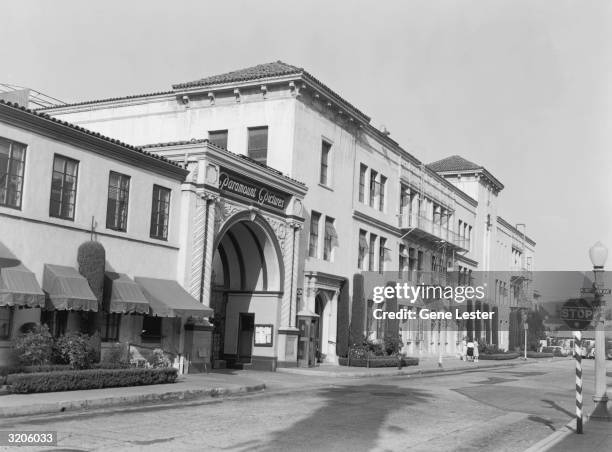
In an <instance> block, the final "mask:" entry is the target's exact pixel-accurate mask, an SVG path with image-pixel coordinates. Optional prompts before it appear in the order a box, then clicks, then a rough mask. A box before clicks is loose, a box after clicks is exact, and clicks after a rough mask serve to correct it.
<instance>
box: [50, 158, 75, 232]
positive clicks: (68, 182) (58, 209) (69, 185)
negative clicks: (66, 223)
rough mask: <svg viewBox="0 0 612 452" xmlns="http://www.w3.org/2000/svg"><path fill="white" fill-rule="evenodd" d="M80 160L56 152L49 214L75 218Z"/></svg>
mask: <svg viewBox="0 0 612 452" xmlns="http://www.w3.org/2000/svg"><path fill="white" fill-rule="evenodd" d="M78 170H79V162H78V161H77V160H74V159H71V158H68V157H64V156H63V155H58V154H56V155H55V156H54V158H53V174H52V177H51V199H50V202H49V216H51V217H56V218H62V219H64V220H74V210H75V205H76V191H77V177H78Z"/></svg>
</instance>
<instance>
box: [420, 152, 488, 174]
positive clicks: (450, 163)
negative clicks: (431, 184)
mask: <svg viewBox="0 0 612 452" xmlns="http://www.w3.org/2000/svg"><path fill="white" fill-rule="evenodd" d="M427 167H428V168H429V169H430V170H432V171H435V172H436V173H441V172H444V171H470V170H479V169H483V168H482V166H480V165H477V164H476V163H473V162H470V161H469V160H466V159H464V158H463V157H461V156H460V155H452V156H450V157H446V158H445V159H442V160H438V161H437V162H433V163H430V164H428V165H427Z"/></svg>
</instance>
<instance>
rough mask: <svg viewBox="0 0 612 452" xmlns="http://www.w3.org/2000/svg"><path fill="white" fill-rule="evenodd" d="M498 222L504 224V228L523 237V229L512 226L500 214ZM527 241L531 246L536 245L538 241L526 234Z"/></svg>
mask: <svg viewBox="0 0 612 452" xmlns="http://www.w3.org/2000/svg"><path fill="white" fill-rule="evenodd" d="M497 223H499V225H500V226H503V227H504V228H506V229H508V230H509V231H510V232H513V233H515V234H517V235H518V236H519V237H523V232H522V231H519V230H518V229H517V228H516V227H515V226H512V225H511V224H510V223H508V222H507V221H506V220H504V219H503V218H502V217H499V216H498V217H497ZM525 241H526V242H527V243H529V244H530V245H531V246H536V242H535V241H534V240H533V239H531V238H530V237H529V236H527V235H525Z"/></svg>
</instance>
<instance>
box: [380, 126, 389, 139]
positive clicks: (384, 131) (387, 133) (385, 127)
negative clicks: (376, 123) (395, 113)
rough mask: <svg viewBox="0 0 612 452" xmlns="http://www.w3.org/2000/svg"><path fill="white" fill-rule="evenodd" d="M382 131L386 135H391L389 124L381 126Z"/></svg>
mask: <svg viewBox="0 0 612 452" xmlns="http://www.w3.org/2000/svg"><path fill="white" fill-rule="evenodd" d="M380 131H381V132H382V133H383V135H386V136H389V135H391V132H389V131H388V130H387V126H385V125H382V126H380Z"/></svg>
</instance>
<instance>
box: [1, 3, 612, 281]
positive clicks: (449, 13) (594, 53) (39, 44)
mask: <svg viewBox="0 0 612 452" xmlns="http://www.w3.org/2000/svg"><path fill="white" fill-rule="evenodd" d="M0 17H1V18H2V21H1V22H2V27H0V42H2V46H0V83H10V84H16V85H21V86H27V87H31V88H33V89H36V90H38V91H41V92H43V93H45V94H48V95H51V96H54V97H56V98H59V99H61V100H63V101H66V102H75V101H82V100H90V99H99V98H106V97H118V96H123V95H130V94H138V93H148V92H156V91H166V90H169V89H170V87H171V85H172V84H173V83H179V82H185V81H190V80H195V79H198V78H201V77H204V76H208V75H214V74H219V73H222V72H226V71H230V70H234V69H240V68H244V67H249V66H252V65H256V64H260V63H266V62H272V61H276V60H282V61H284V62H286V63H289V64H292V65H295V66H299V67H303V68H304V69H306V70H307V71H308V72H310V73H311V74H313V75H314V76H315V77H317V78H318V79H320V80H322V81H323V82H324V83H325V84H326V85H328V86H329V87H331V88H332V89H333V90H334V91H336V92H337V93H339V94H340V95H342V96H343V97H344V98H346V99H347V100H348V101H349V102H351V103H352V104H353V105H355V106H357V107H358V108H359V109H360V110H361V111H363V112H364V113H366V114H367V115H369V116H371V117H372V122H373V124H374V125H377V126H381V125H384V126H385V127H386V128H387V129H388V130H389V131H390V132H391V137H392V138H393V139H395V140H396V141H398V142H399V143H400V145H402V147H403V148H404V149H406V150H407V151H408V152H410V153H412V154H413V155H414V156H416V157H417V158H418V159H420V160H421V161H424V162H426V163H429V162H433V161H435V160H438V159H440V158H444V157H446V156H449V155H455V154H459V155H461V156H463V157H465V158H467V159H468V160H470V161H473V162H476V163H479V164H481V165H483V166H484V167H485V168H487V169H488V170H489V171H490V172H491V173H492V174H494V175H495V176H496V177H497V178H498V179H499V180H501V182H502V183H503V184H504V185H505V187H506V188H505V189H504V190H503V191H502V192H501V194H500V202H499V206H500V207H499V211H498V213H499V214H500V215H501V216H502V217H504V218H505V219H506V220H507V221H509V222H510V223H512V224H516V223H525V224H526V225H527V226H526V227H527V235H529V236H530V237H532V238H533V239H534V240H535V241H536V242H537V248H536V260H535V265H536V269H537V270H588V269H589V268H590V267H591V263H590V260H589V258H588V249H589V248H590V246H592V245H593V244H594V243H595V242H596V241H598V240H600V241H602V242H603V243H604V244H605V245H607V246H608V247H610V248H611V250H612V198H611V197H610V194H612V175H611V173H612V152H611V150H612V148H611V146H612V127H611V125H612V121H611V120H612V89H611V83H612V2H610V1H607V0H602V1H598V0H590V1H581V0H575V1H566V0H530V1H521V0H508V1H502V0H478V1H476V0H474V1H469V0H465V1H457V0H454V1H444V0H439V1H431V0H426V1H413V0H404V1H381V2H371V1H368V2H365V1H356V0H349V1H340V0H336V1H333V2H331V1H318V0H316V1H309V2H304V1H301V2H298V1H293V0H282V1H266V0H260V1H231V0H227V1H223V2H220V1H214V2H213V1H202V0H198V1H180V0H175V1H172V2H171V1H164V2H162V1H154V0H147V1H140V0H138V1H136V0H131V1H115V0H106V1H98V2H94V1H86V2H84V1H81V0H79V1H67V0H55V1H53V2H49V1H30V0H22V1H12V0H10V1H6V2H3V5H2V10H1V12H0ZM610 254H611V257H610V260H609V266H612V251H611V253H610Z"/></svg>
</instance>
